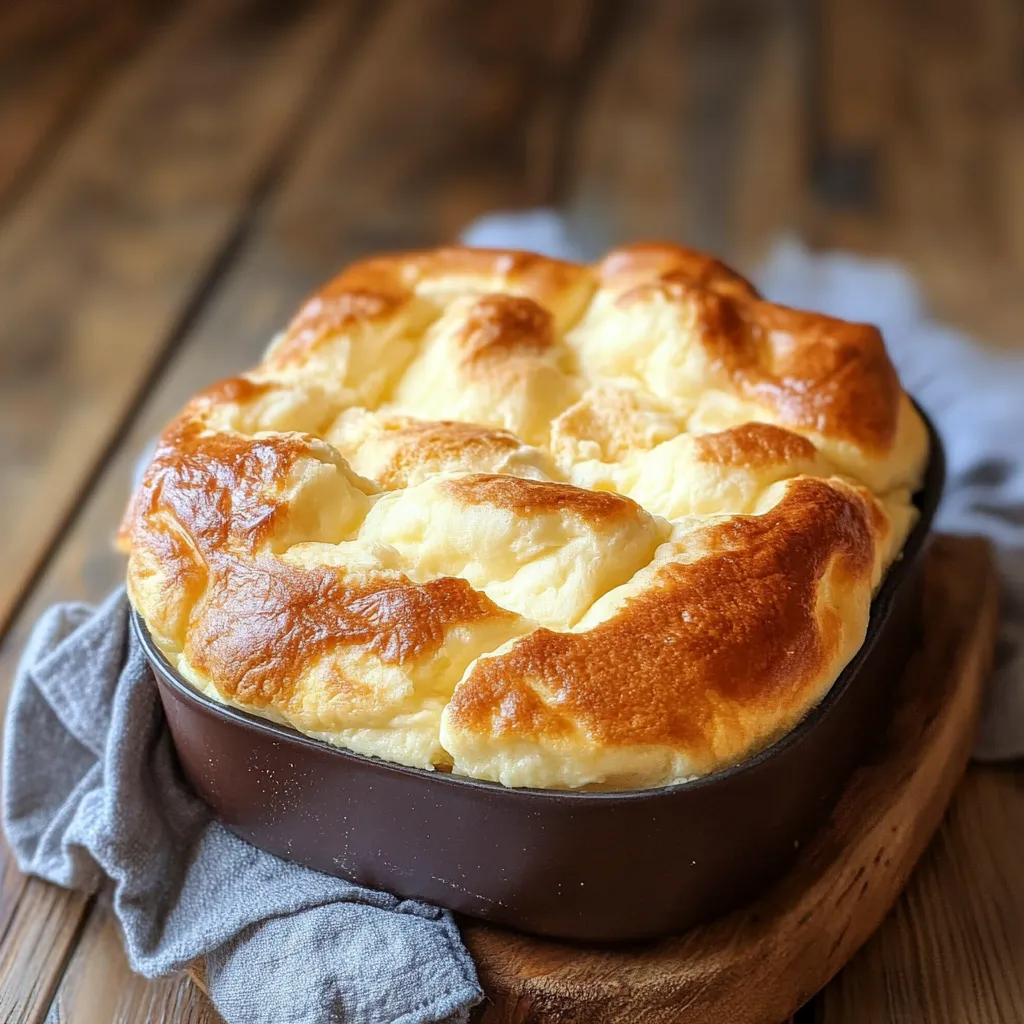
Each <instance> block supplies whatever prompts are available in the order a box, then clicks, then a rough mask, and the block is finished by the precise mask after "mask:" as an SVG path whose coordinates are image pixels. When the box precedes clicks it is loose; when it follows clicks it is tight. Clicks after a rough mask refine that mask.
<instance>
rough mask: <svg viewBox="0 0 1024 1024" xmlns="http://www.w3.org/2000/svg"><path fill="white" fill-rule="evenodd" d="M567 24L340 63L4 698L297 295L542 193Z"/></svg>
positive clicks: (566, 64) (580, 29)
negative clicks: (156, 446)
mask: <svg viewBox="0 0 1024 1024" xmlns="http://www.w3.org/2000/svg"><path fill="white" fill-rule="evenodd" d="M557 12H558V13H557V16H555V15H553V12H552V9H551V6H550V4H546V3H545V2H542V0H531V2H530V3H524V4H521V5H518V6H515V7H501V8H491V7H489V6H487V5H479V4H477V3H475V2H472V0H431V2H429V3H422V2H420V0H406V2H402V3H397V4H394V5H392V6H390V7H389V8H387V9H386V10H385V11H384V12H383V13H382V15H381V17H380V19H379V21H375V22H374V23H373V24H372V25H371V26H370V28H369V30H368V35H367V37H366V38H365V39H364V40H363V41H362V42H361V45H360V47H359V48H358V50H357V51H356V52H355V53H353V55H352V57H351V59H350V60H348V61H345V62H344V63H341V62H339V64H338V65H337V67H336V68H335V69H334V83H333V85H332V86H331V87H330V88H329V89H328V90H327V91H326V92H325V94H324V97H323V100H322V102H321V103H320V104H319V105H318V109H317V117H316V119H315V120H314V121H313V122H312V124H311V126H310V130H309V132H308V141H306V140H307V136H303V140H302V142H303V144H302V145H301V146H300V145H299V141H298V140H297V142H296V148H297V150H298V151H299V155H298V158H297V161H296V163H295V166H294V167H290V168H288V169H287V170H286V172H285V173H284V175H283V177H282V180H281V182H280V186H279V188H278V190H277V191H276V192H275V194H274V195H273V197H272V201H271V202H270V204H269V207H268V209H267V210H266V211H265V213H262V214H261V215H259V216H257V217H256V218H255V219H254V222H253V225H252V231H251V235H250V239H249V244H248V245H247V246H246V247H245V248H244V250H243V251H242V252H241V254H240V255H239V257H238V259H237V261H236V262H235V263H234V264H233V266H232V267H231V268H230V270H229V271H228V273H227V275H226V277H225V280H224V282H223V284H222V286H221V287H220V288H219V289H218V290H217V291H216V292H215V293H214V294H213V295H212V296H211V298H210V301H209V305H208V306H207V307H206V308H205V309H204V311H203V312H202V315H201V316H199V317H198V318H197V320H196V322H195V324H194V326H193V328H192V330H190V331H189V332H188V334H187V336H186V338H185V339H184V340H183V342H182V344H181V345H180V347H179V348H178V350H177V351H176V353H175V355H174V356H173V357H172V358H171V360H170V362H169V365H168V367H167V372H166V373H165V375H164V376H163V377H162V378H161V380H160V382H159V384H158V386H157V387H156V389H155V390H154V392H153V394H152V396H151V397H150V399H149V401H148V402H147V404H146V406H145V408H144V409H143V410H142V412H141V414H140V415H139V416H138V417H137V418H136V420H135V421H134V423H133V424H132V425H131V427H130V429H129V430H127V431H126V432H125V434H124V436H123V438H122V441H121V443H120V444H119V446H118V447H117V449H116V451H115V452H114V454H113V457H112V458H111V460H110V462H109V463H108V465H107V466H106V468H105V469H104V471H103V472H102V474H101V475H100V476H99V478H98V481H97V484H96V486H95V488H94V489H93V491H92V493H91V494H90V495H89V496H88V498H87V499H86V500H85V501H84V503H83V504H82V506H81V507H80V509H79V510H78V513H77V517H76V519H75V522H74V524H73V526H72V527H71V529H70V530H69V531H68V533H67V536H66V538H65V540H64V542H63V544H62V545H61V548H60V550H59V551H58V552H57V553H56V556H55V557H54V559H53V561H52V563H51V564H50V565H49V566H48V567H47V570H46V572H45V573H44V574H43V576H42V578H41V580H40V583H39V585H38V587H37V588H36V589H35V591H34V593H33V595H32V597H31V599H30V600H29V601H28V603H27V604H26V606H25V608H24V609H23V611H22V612H21V614H20V615H19V617H18V620H17V622H16V624H15V626H14V628H13V629H12V631H11V634H10V636H9V637H8V639H7V641H6V642H5V643H4V644H3V646H2V647H0V703H2V702H4V701H6V692H7V688H8V686H9V680H10V676H11V673H12V671H13V667H14V662H15V659H16V656H17V652H18V650H19V649H20V646H21V644H22V642H23V640H24V637H25V635H26V633H27V630H28V628H29V626H30V625H31V622H32V621H33V620H34V618H35V617H36V616H37V615H38V613H39V611H40V610H41V609H42V608H43V607H44V606H45V605H46V604H48V603H49V602H50V601H52V600H56V599H60V598H75V597H77V598H82V599H86V600H98V599H99V598H100V597H102V595H103V594H104V593H106V592H107V591H108V590H109V589H110V588H111V587H113V586H115V585H116V584H117V583H118V582H119V581H120V579H121V578H122V577H123V571H124V567H123V560H122V559H121V557H120V556H118V555H117V554H116V553H115V552H114V551H112V549H111V548H110V539H111V536H112V532H113V528H114V526H115V524H116V522H117V520H118V518H119V516H120V512H121V509H122V506H123V502H124V500H125V498H126V496H127V492H128V487H129V479H130V476H131V470H132V465H133V462H134V460H135V458H136V456H137V453H138V452H139V451H140V450H141V449H142V448H143V447H144V445H145V443H146V442H147V441H148V440H149V439H150V438H151V437H153V436H154V435H155V433H156V432H157V431H158V430H159V429H160V427H161V426H162V425H163V424H164V422H166V420H167V419H168V418H169V417H170V416H171V415H172V414H173V413H174V411H176V409H177V408H178V407H179V406H180V405H181V404H182V402H183V401H184V400H185V399H186V398H187V397H188V396H189V395H190V394H192V393H193V392H194V391H195V390H196V389H197V388H199V387H201V386H203V385H204V384H206V383H209V382H210V381H212V380H214V379H216V378H218V377H221V376H225V375H228V374H230V373H233V372H237V371H238V370H239V369H240V368H243V367H245V366H246V365H248V364H250V363H252V362H253V361H254V360H255V359H256V358H257V356H258V354H259V351H260V349H261V348H262V346H263V345H264V344H265V342H266V340H267V339H268V338H269V337H270V335H271V333H272V332H273V331H274V330H275V329H277V328H278V327H280V326H281V325H282V324H283V323H284V321H285V319H286V318H287V317H288V315H289V314H290V312H291V311H292V308H293V307H294V305H295V304H296V303H297V302H298V300H299V299H300V298H301V296H302V294H303V293H304V292H305V291H306V290H308V289H309V288H310V287H312V286H313V285H314V284H316V283H317V282H319V281H320V280H321V279H323V278H324V277H326V276H327V275H329V274H330V273H332V272H333V271H334V270H335V269H336V268H337V267H338V266H339V265H341V264H342V263H344V262H345V261H347V260H349V259H352V258H354V257H356V256H358V255H361V254H362V253H363V252H365V251H366V250H368V249H379V248H387V247H391V246H404V245H419V244H432V243H436V242H439V241H442V240H444V239H445V238H451V237H453V236H454V235H455V234H456V233H457V232H458V230H459V229H460V228H461V227H462V226H463V224H464V223H465V222H466V221H467V220H468V219H470V218H471V217H473V216H476V215H477V214H478V213H480V212H483V211H484V210H486V209H491V208H494V207H506V206H509V205H516V204H520V203H522V204H531V205H532V204H536V203H543V202H546V201H548V200H549V199H550V197H551V190H552V189H553V188H554V187H555V186H554V182H555V181H556V179H557V177H558V174H557V168H556V167H553V166H552V165H553V163H555V162H557V160H558V159H559V153H560V150H559V147H558V146H557V145H556V142H557V139H558V137H559V134H560V132H561V131H562V128H563V124H562V121H563V119H564V117H565V116H567V110H568V106H567V103H566V93H567V90H568V89H569V88H570V87H571V78H572V69H573V67H574V66H576V64H577V63H578V62H579V61H580V60H581V59H582V57H583V53H584V50H585V45H586V39H587V36H588V29H589V15H590V7H589V5H588V4H587V3H583V2H572V3H564V4H560V5H559V6H558V8H557ZM539 23H543V24H544V25H545V31H544V32H542V33H538V32H537V31H536V25H537V24H539ZM463 97H465V98H467V101H464V100H463ZM76 912H77V908H73V909H69V915H71V916H74V913H76ZM103 913H105V911H104V910H102V909H97V910H96V911H95V914H97V915H99V914H103ZM90 925H91V930H90V931H89V932H88V933H87V935H86V937H85V938H83V941H82V943H80V944H79V946H78V948H77V949H76V950H75V952H74V955H73V956H72V958H71V960H70V963H69V966H68V970H67V973H66V974H65V977H64V981H63V982H62V984H61V987H60V990H59V994H58V996H57V1001H58V1003H61V1005H62V1006H63V1007H64V1013H65V1019H67V1020H87V1019H88V1016H87V1015H86V1016H83V1014H85V1009H84V1007H85V1003H84V1002H83V999H82V998H74V999H73V998H72V997H71V995H70V994H69V993H71V991H72V988H74V991H76V992H86V993H88V992H91V991H95V990H97V989H102V988H103V986H104V985H106V984H107V980H106V979H107V977H108V975H107V968H106V967H105V964H106V962H107V961H106V958H105V957H104V956H102V955H98V954H96V953H95V952H94V951H93V945H94V944H95V943H96V942H100V941H101V939H100V938H99V936H101V935H103V934H107V931H108V930H109V925H105V924H102V922H98V923H95V924H93V921H92V918H90ZM94 937H95V939H94ZM103 941H105V940H103ZM0 948H2V947H0ZM115 970H118V971H119V970H120V968H115ZM117 977H120V975H119V974H118V975H117ZM3 983H4V979H3V977H2V976H0V985H3ZM138 984H139V985H145V983H144V982H141V981H139V982H138ZM159 984H161V985H162V984H163V983H159ZM133 991H134V990H133ZM190 1012H191V1011H190ZM168 1019H174V1020H177V1019H179V1018H177V1017H173V1016H172V1017H170V1018H168Z"/></svg>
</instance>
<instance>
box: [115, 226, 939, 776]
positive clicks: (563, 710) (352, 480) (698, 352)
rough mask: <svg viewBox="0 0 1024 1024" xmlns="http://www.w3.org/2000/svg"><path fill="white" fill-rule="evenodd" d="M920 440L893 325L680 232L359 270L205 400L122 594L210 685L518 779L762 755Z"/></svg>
mask: <svg viewBox="0 0 1024 1024" xmlns="http://www.w3.org/2000/svg"><path fill="white" fill-rule="evenodd" d="M927 454H928V453H927V435H926V432H925V428H924V425H923V424H922V422H921V420H920V418H919V417H918V415H917V414H916V412H915V410H914V408H913V405H912V404H911V403H910V401H909V399H908V398H907V396H906V395H905V394H904V392H903V390H902V388H901V387H900V384H899V380H898V378H897V377H896V374H895V371H894V370H893V368H892V365H891V363H890V362H889V359H888V357H887V355H886V352H885V348H884V345H883V343H882V339H881V337H880V336H879V334H878V332H877V330H875V329H874V328H873V327H870V326H867V325H862V324H850V323H845V322H842V321H837V320H832V319H829V318H827V317H823V316H818V315H816V314H809V313H802V312H799V311H795V310H790V309H786V308H784V307H780V306H775V305H773V304H771V303H769V302H766V301H765V300H763V299H762V298H761V297H760V296H759V295H758V294H757V292H756V290H755V289H754V288H753V286H752V285H751V284H750V283H749V282H747V281H746V280H744V279H743V278H742V277H741V276H740V275H738V274H736V273H735V272H733V271H732V270H730V269H729V268H728V267H726V266H725V265H724V264H722V263H720V262H719V261H717V260H714V259H712V258H710V257H708V256H705V255H704V254H701V253H697V252H693V251H691V250H687V249H683V248H681V247H679V246H675V245H670V244H661V243H646V244H641V245H634V246H626V247H623V248H620V249H617V250H615V251H613V252H611V253H609V254H608V255H607V256H606V257H605V258H604V259H603V260H602V261H601V262H599V263H598V264H597V265H595V266H593V267H588V266H580V265H576V264H571V263H565V262H561V261H557V260H552V259H548V258H546V257H542V256H537V255H534V254H531V253H521V252H504V251H494V250H471V249H461V248H446V249H438V250H432V251H426V252H418V253H408V254H403V255H397V256H389V257H379V258H375V259H371V260H366V261H364V262H362V263H358V264H355V265H354V266H352V267H350V268H348V269H347V270H345V271H344V272H342V273H341V274H340V275H339V276H338V277H336V278H335V279H334V280H333V281H331V282H329V283H328V284H327V285H326V286H325V287H324V288H323V289H321V290H320V291H319V292H317V293H316V294H315V295H313V296H311V297H310V298H309V299H308V300H307V301H306V302H305V303H304V304H303V306H302V307H301V309H300V310H299V312H298V314H297V315H296V317H295V318H294V320H293V321H292V323H291V324H290V325H289V326H288V328H287V329H286V330H285V331H284V332H283V333H282V334H281V335H280V336H279V337H278V338H276V339H275V340H274V341H273V343H272V344H271V346H270V348H269V350H268V352H267V355H266V357H265V359H264V361H263V362H262V363H261V364H260V365H259V366H257V367H255V368H253V369H252V370H250V371H248V372H247V373H244V374H242V375H241V376H239V377H236V378H232V379H230V380H227V381H224V382H221V383H220V384H218V385H215V386H214V387H212V388H210V389H209V390H207V391H205V392H203V393H202V394H200V395H199V396H197V397H196V398H195V399H193V400H192V401H191V402H190V403H189V404H188V405H187V406H186V408H185V409H184V410H183V411H182V413H181V414H180V415H179V416H178V417H177V418H176V419H175V421H174V422H173V423H172V424H171V425H170V426H169V427H168V428H167V430H166V431H165V432H164V434H163V436H162V438H161V441H160V444H159V447H158V449H157V452H156V454H155V456H154V458H153V460H152V462H151V463H150V465H149V467H148V468H147V470H146V472H145V475H144V477H143V480H142V483H141V485H140V488H139V490H138V492H137V493H136V494H135V495H134V497H133V499H132V501H131V503H130V505H129V508H128V510H127V512H126V514H125V518H124V522H123V524H122V529H121V532H120V535H119V537H120V542H121V544H122V546H123V547H124V548H125V549H126V550H127V551H128V553H129V562H128V588H129V594H130V596H131V599H132V601H133V603H134V605H135V607H136V608H137V609H138V610H139V612H140V614H141V615H142V616H143V618H144V619H145V621H146V622H147V624H148V626H149V629H150V631H151V633H152V635H153V637H154V640H155V641H156V643H157V644H158V645H159V646H160V648H161V649H162V650H163V651H164V653H165V654H166V655H167V657H168V658H169V659H170V660H171V661H172V663H173V664H175V665H176V666H177V668H178V670H179V671H180V672H181V673H182V674H183V675H185V676H186V677H187V678H188V679H190V680H191V681H192V682H193V683H194V684H195V685H196V686H197V687H199V688H200V689H201V690H203V691H204V692H205V693H207V694H208V695H209V696H210V697H212V698H214V699H216V700H219V701H222V702H225V703H227V704H231V705H233V706H237V707H240V708H243V709H245V710H248V711H251V712H253V713H255V714H258V715H263V716H266V717H269V718H272V719H274V720H277V721H280V722H284V723H287V724H289V725H291V726H293V727H294V728H296V729H299V730H300V731H302V732H304V733H306V734H308V735H311V736H314V737H317V738H320V739H322V740H324V741H326V742H329V743H334V744H337V745H340V746H344V747H348V748H349V749H352V750H356V751H358V752H361V753H364V754H370V755H375V756H379V757H382V758H386V759H389V760H392V761H396V762H399V763H402V764H406V765H411V766H414V767H419V768H424V769H431V768H434V769H437V768H443V769H445V770H450V771H453V772H456V773H459V774H464V775H469V776H472V777H475V778H480V779H488V780H492V781H495V782H499V783H503V784H504V785H507V786H531V787H554V788H579V787H588V788H620V789H621V788H642V787H649V786H657V785H663V784H666V783H671V782H677V781H682V780H685V779H688V778H691V777H694V776H698V775H703V774H706V773H709V772H712V771H715V770H716V769H718V768H721V767H724V766H726V765H729V764H733V763H735V762H737V761H740V760H742V759H743V758H745V757H749V756H750V755H751V754H753V753H754V752H756V751H757V750H759V749H761V748H763V747H764V746H766V745H767V744H769V743H771V742H772V741H773V740H774V739H776V738H777V737H778V736H780V735H782V734H783V733H785V732H786V731H787V730H788V729H790V728H792V727H793V725H794V724H796V723H797V722H798V721H799V720H800V718H801V717H802V716H803V715H804V714H806V712H807V711H808V709H810V708H811V707H813V706H814V705H815V704H816V703H817V702H818V701H820V699H821V698H822V696H823V695H824V694H825V693H826V692H827V691H828V689H829V687H830V686H831V685H832V683H833V682H834V680H835V679H836V677H837V676H838V674H839V672H840V671H841V670H842V668H843V666H844V665H845V664H846V663H847V662H848V661H849V659H850V658H851V657H852V655H853V654H854V653H855V652H856V650H857V649H858V647H859V646H860V644H861V643H862V642H863V639H864V635H865V631H866V627H867V621H868V615H869V610H870V603H871V598H872V595H873V594H874V592H875V590H876V589H877V587H878V585H879V583H880V581H881V579H882V577H883V576H884V573H885V571H886V569H887V567H888V566H889V564H890V563H891V562H892V561H893V559H895V558H897V557H898V555H899V551H900V549H901V547H902V544H903V542H904V540H905V538H906V535H907V533H908V532H909V530H910V528H911V526H912V525H913V522H914V517H915V512H914V508H913V505H912V503H911V500H910V495H911V493H912V492H913V490H914V489H915V488H916V487H917V486H918V484H919V483H920V479H921V476H922V472H923V467H924V464H925V461H926V459H927Z"/></svg>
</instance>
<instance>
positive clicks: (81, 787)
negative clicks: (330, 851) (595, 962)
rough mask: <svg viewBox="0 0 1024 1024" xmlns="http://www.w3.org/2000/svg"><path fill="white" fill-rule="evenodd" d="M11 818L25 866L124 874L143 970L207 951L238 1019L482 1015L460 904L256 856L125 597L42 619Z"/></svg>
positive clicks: (97, 878) (76, 873) (116, 887)
mask: <svg viewBox="0 0 1024 1024" xmlns="http://www.w3.org/2000/svg"><path fill="white" fill-rule="evenodd" d="M6 737H7V738H6V745H5V754H4V788H3V816H4V825H5V828H6V831H7V836H8V839H9V841H10V843H11V847H12V848H13V850H14V853H15V856H16V857H17V860H18V865H19V866H20V867H21V869H22V870H23V871H26V872H30V873H32V874H36V875H40V876H41V877H43V878H46V879H48V880H49V881H51V882H56V883H57V884H59V885H64V886H68V887H70V888H74V889H81V890H84V891H88V892H92V891H95V890H97V889H98V888H99V887H100V886H101V885H103V883H104V879H107V878H109V879H110V880H111V882H112V899H113V907H114V911H115V913H116V915H117V919H118V921H119V922H120V924H121V926H122V928H123V930H124V937H125V946H126V949H127V952H128V959H129V961H130V963H131V965H132V968H133V969H134V970H136V971H139V972H141V973H142V974H146V975H149V976H153V975H157V974H165V973H168V972H170V971H174V970H176V969H179V968H181V967H183V966H184V965H185V964H187V963H188V962H189V961H190V960H192V959H194V958H195V957H200V956H205V957H206V958H207V966H208V974H209V983H210V990H211V994H212V996H213V1001H214V1003H215V1004H216V1006H217V1008H218V1010H220V1012H221V1014H222V1015H223V1016H224V1017H225V1018H226V1019H227V1020H228V1021H229V1022H235V1021H238V1022H245V1024H256V1022H266V1024H283V1022H295V1024H306V1022H310V1024H312V1022H321V1021H325V1022H326V1021H345V1022H358V1024H393V1022H402V1024H421V1022H427V1021H440V1020H448V1021H452V1022H455V1021H465V1020H466V1019H467V1018H468V1012H469V1008H470V1007H471V1006H472V1005H473V1004H474V1003H476V1002H477V1001H479V999H480V998H481V997H482V993H481V991H480V987H479V985H478V983H477V979H476V972H475V970H474V967H473V963H472V960H471V959H470V957H469V954H468V953H467V952H466V950H465V948H464V947H463V945H462V942H461V939H460V937H459V933H458V929H457V927H456V925H455V922H454V921H453V920H452V917H451V915H450V914H448V913H447V912H445V911H441V910H439V909H437V908H435V907H430V906H426V905H424V904H421V903H416V902H413V901H409V900H406V901H402V900H399V899H397V898H395V897H394V896H389V895H387V894H385V893H380V892H374V891H371V890H368V889H363V888H360V887H359V886H356V885H351V884H349V883H347V882H343V881H340V880H339V879H335V878H330V877H328V876H327V875H321V874H319V873H317V872H315V871H309V870H307V869H305V868H300V867H297V866H296V865H293V864H288V863H286V862H284V861H281V860H279V859H278V858H276V857H273V856H271V855H270V854H268V853H264V852H263V851H261V850H257V849H256V848H255V847H253V846H250V845H249V844H248V843H245V842H244V841H242V840H241V839H239V838H237V837H236V836H234V835H232V834H231V833H230V832H228V831H227V830H226V829H224V828H223V827H221V826H220V825H219V824H217V823H216V822H214V821H212V820H211V818H210V814H209V811H207V809H206V808H205V806H204V805H203V804H201V803H200V802H199V801H198V800H197V799H196V798H195V797H193V796H192V795H191V794H190V793H189V791H188V789H187V788H186V786H185V784H184V782H183V780H182V779H181V778H180V776H179V774H178V770H177V767H176V762H175V759H174V752H173V749H172V746H171V741H170V735H169V733H168V731H167V729H166V727H165V722H164V716H163V711H162V708H161V706H160V701H159V698H158V696H157V690H156V686H155V684H154V682H153V679H152V676H151V673H150V671H149V668H148V666H147V664H146V662H145V657H144V655H143V652H142V650H141V648H140V647H139V645H138V643H137V641H136V640H135V638H134V636H133V635H132V634H131V630H130V628H129V621H128V601H127V598H126V597H125V595H124V592H123V591H118V592H117V593H115V594H113V595H112V596H111V597H110V598H109V599H108V600H107V601H106V603H105V604H104V605H103V606H102V607H101V608H99V609H98V610H93V609H91V608H89V607H88V606H85V605H80V604H66V605H58V606H56V607H54V608H52V609H51V610H50V611H49V612H47V613H46V614H45V615H44V616H43V617H42V618H41V619H40V621H39V623H38V624H37V626H36V628H35V630H34V632H33V634H32V637H31V639H30V641H29V643H28V646H27V648H26V651H25V653H24V656H23V659H22V663H21V665H20V667H19V669H18V672H17V675H16V678H15V683H14V691H13V693H12V696H11V702H10V705H9V710H8V717H7V733H6Z"/></svg>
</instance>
